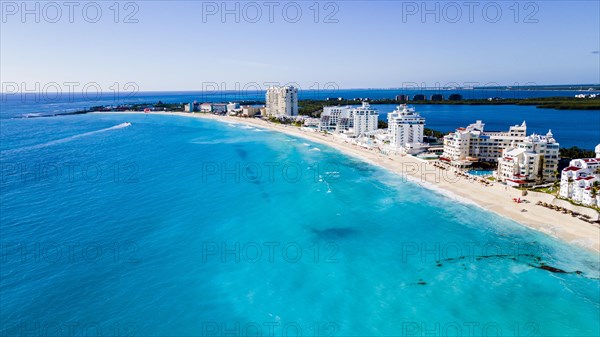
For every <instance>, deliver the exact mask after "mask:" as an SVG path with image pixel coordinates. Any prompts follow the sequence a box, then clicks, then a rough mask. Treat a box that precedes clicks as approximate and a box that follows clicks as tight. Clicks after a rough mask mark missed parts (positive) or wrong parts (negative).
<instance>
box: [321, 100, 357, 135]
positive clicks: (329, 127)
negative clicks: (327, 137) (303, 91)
mask: <svg viewBox="0 0 600 337" xmlns="http://www.w3.org/2000/svg"><path fill="white" fill-rule="evenodd" d="M350 109H352V107H351V106H349V105H347V106H326V107H323V112H322V113H321V118H320V121H319V131H329V132H335V131H340V129H341V126H340V129H338V122H339V121H340V119H341V118H342V116H343V118H345V119H347V118H348V116H350Z"/></svg>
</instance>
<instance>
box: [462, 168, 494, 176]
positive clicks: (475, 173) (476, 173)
mask: <svg viewBox="0 0 600 337" xmlns="http://www.w3.org/2000/svg"><path fill="white" fill-rule="evenodd" d="M467 173H468V174H470V175H473V176H478V177H483V176H489V175H492V174H494V171H493V170H469V171H467Z"/></svg>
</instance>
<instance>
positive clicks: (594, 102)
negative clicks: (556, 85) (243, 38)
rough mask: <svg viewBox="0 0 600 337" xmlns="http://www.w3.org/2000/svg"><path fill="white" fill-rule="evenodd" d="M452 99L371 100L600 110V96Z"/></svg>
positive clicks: (308, 110)
mask: <svg viewBox="0 0 600 337" xmlns="http://www.w3.org/2000/svg"><path fill="white" fill-rule="evenodd" d="M450 96H451V97H452V100H439V97H438V96H436V99H438V100H434V101H432V100H424V99H425V96H424V95H415V97H414V98H415V99H414V100H410V101H397V100H395V99H387V98H386V99H376V100H369V103H371V104H402V103H408V104H413V105H420V104H441V105H535V106H536V107H537V108H540V109H557V110H600V97H596V98H575V97H542V98H521V99H518V98H505V99H500V98H497V99H492V100H488V99H464V100H460V99H459V97H458V96H457V95H455V94H453V95H450ZM357 104H360V101H358V100H354V99H342V100H313V99H307V100H300V101H299V102H298V105H299V113H300V114H301V115H308V116H312V117H319V116H320V115H321V112H322V111H323V107H324V106H331V105H340V106H342V105H357Z"/></svg>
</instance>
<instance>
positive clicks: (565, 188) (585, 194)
mask: <svg viewBox="0 0 600 337" xmlns="http://www.w3.org/2000/svg"><path fill="white" fill-rule="evenodd" d="M599 182H600V144H598V145H597V146H596V158H583V159H573V160H571V161H570V162H569V166H568V167H566V168H564V169H563V170H562V173H561V176H560V192H559V195H560V196H561V197H562V198H565V199H571V200H573V201H574V202H576V203H579V204H583V205H586V206H596V207H600V195H599V193H598V192H599V191H598V184H599Z"/></svg>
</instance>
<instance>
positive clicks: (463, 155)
mask: <svg viewBox="0 0 600 337" xmlns="http://www.w3.org/2000/svg"><path fill="white" fill-rule="evenodd" d="M484 126H485V124H484V123H482V122H481V121H477V122H476V123H473V124H471V125H469V126H467V127H466V128H458V129H456V131H455V132H452V133H450V134H448V135H446V136H444V153H443V155H442V156H441V157H440V160H442V161H445V162H447V163H449V164H451V165H453V166H457V167H468V166H470V165H471V164H472V163H474V162H476V161H484V162H489V163H496V164H497V166H498V169H497V172H496V176H497V178H498V180H499V181H502V182H505V183H506V184H507V185H509V186H513V187H532V186H537V185H543V184H547V183H553V182H555V181H557V179H558V164H559V161H560V157H559V144H558V142H556V140H555V139H554V135H553V134H552V131H548V133H547V134H546V135H538V134H532V135H529V136H527V125H526V124H525V122H523V124H521V125H514V126H511V127H510V128H509V130H508V131H484ZM595 150H596V151H595V152H596V158H583V159H575V160H572V161H571V162H570V164H569V166H568V167H567V168H565V169H563V170H562V172H561V174H560V191H559V195H560V196H561V197H563V198H565V199H571V200H573V201H574V202H576V203H579V204H583V205H587V206H596V207H600V195H598V190H597V188H598V182H599V181H600V159H599V158H600V145H598V146H597V147H596V149H595Z"/></svg>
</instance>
